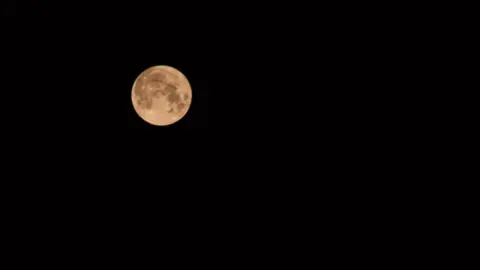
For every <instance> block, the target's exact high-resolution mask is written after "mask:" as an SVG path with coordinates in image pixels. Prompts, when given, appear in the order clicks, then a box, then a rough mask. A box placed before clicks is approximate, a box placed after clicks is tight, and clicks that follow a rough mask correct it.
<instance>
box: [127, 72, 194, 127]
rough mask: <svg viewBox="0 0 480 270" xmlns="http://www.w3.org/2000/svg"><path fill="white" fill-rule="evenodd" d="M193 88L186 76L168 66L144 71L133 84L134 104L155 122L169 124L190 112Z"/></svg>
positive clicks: (155, 123) (143, 115)
mask: <svg viewBox="0 0 480 270" xmlns="http://www.w3.org/2000/svg"><path fill="white" fill-rule="evenodd" d="M191 93H192V89H191V87H190V84H189V82H188V80H187V78H186V77H185V76H184V75H183V74H182V73H181V72H180V71H178V70H176V69H174V68H172V67H168V66H154V67H151V68H148V69H147V70H145V71H144V72H142V73H141V74H140V75H139V76H138V77H137V79H136V80H135V83H134V85H133V89H132V103H133V106H134V109H135V111H136V112H137V114H138V115H139V116H140V117H141V118H142V119H143V120H145V121H146V122H148V123H150V124H153V125H160V126H164V125H170V124H173V123H175V122H177V121H178V120H180V119H181V118H182V117H184V116H185V114H186V113H187V112H188V109H189V108H190V104H191V98H190V97H191Z"/></svg>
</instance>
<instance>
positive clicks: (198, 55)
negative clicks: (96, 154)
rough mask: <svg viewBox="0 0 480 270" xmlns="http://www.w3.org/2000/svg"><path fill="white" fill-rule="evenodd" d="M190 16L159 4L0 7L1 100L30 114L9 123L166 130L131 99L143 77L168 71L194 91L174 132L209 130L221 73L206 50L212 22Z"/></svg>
mask: <svg viewBox="0 0 480 270" xmlns="http://www.w3.org/2000/svg"><path fill="white" fill-rule="evenodd" d="M184 9H185V8H184V7H182V6H181V5H180V4H165V3H161V1H155V2H154V1H150V2H147V1H143V2H142V1H139V2H135V3H127V4H123V3H116V4H114V5H113V4H112V5H109V4H105V3H102V4H98V3H95V4H93V3H84V2H69V3H63V2H60V1H32V0H30V1H29V0H26V1H6V2H4V3H2V15H3V16H2V19H4V20H5V23H2V28H3V27H4V29H2V30H5V31H2V35H3V36H2V66H3V68H4V69H5V71H4V73H3V74H4V75H6V76H2V79H3V82H2V83H3V86H2V88H3V89H2V90H4V92H5V94H4V98H3V100H7V99H8V100H10V102H8V103H9V105H11V106H12V107H16V108H20V107H23V108H24V110H21V111H19V110H18V109H17V110H15V113H13V114H14V115H15V117H13V118H12V117H9V118H10V120H11V121H12V124H17V125H20V126H23V125H28V126H30V127H31V126H32V125H38V126H39V127H42V128H44V127H45V128H46V129H51V130H56V129H66V128H79V127H82V128H81V129H105V130H111V129H116V128H134V129H137V128H140V129H144V128H146V129H154V130H159V129H160V130H161V129H162V128H155V127H151V126H149V125H148V124H146V123H144V122H143V120H141V119H140V118H139V117H138V116H137V115H136V113H135V111H134V110H133V107H132V105H131V100H130V93H131V87H132V85H133V82H134V80H135V78H136V76H138V74H140V73H141V72H142V71H143V70H145V69H146V68H148V67H150V66H154V65H170V66H173V67H176V68H177V69H179V70H181V71H182V72H183V73H184V74H185V75H186V76H187V78H188V79H189V80H190V83H191V85H192V88H193V89H195V90H194V93H193V95H194V97H193V100H194V101H193V104H192V106H191V108H190V109H191V110H190V112H189V114H188V115H187V116H186V117H185V118H184V119H183V120H182V121H181V122H179V123H177V125H175V129H179V128H180V129H181V128H206V127H207V126H208V122H209V121H208V119H209V96H210V94H211V92H212V87H213V85H214V84H213V80H214V77H213V75H212V74H213V71H212V69H214V68H217V69H218V67H215V65H216V63H215V60H214V59H213V58H212V57H210V54H211V53H212V51H213V50H214V49H213V48H212V46H210V45H206V44H204V43H205V42H206V41H205V40H207V38H206V37H208V35H209V34H208V30H205V28H206V25H207V23H208V22H206V21H204V22H200V23H199V22H198V19H199V18H198V16H195V17H191V14H190V12H191V11H192V9H188V10H186V11H182V10H184ZM185 18H190V19H191V21H190V22H188V23H186V22H185ZM195 21H197V22H195ZM207 60H208V61H207ZM13 100H15V101H13ZM5 103H7V102H4V104H5ZM17 105H19V106H18V107H17ZM8 110H10V106H9V109H7V111H8ZM10 115H11V114H10ZM27 123H28V124H27Z"/></svg>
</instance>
